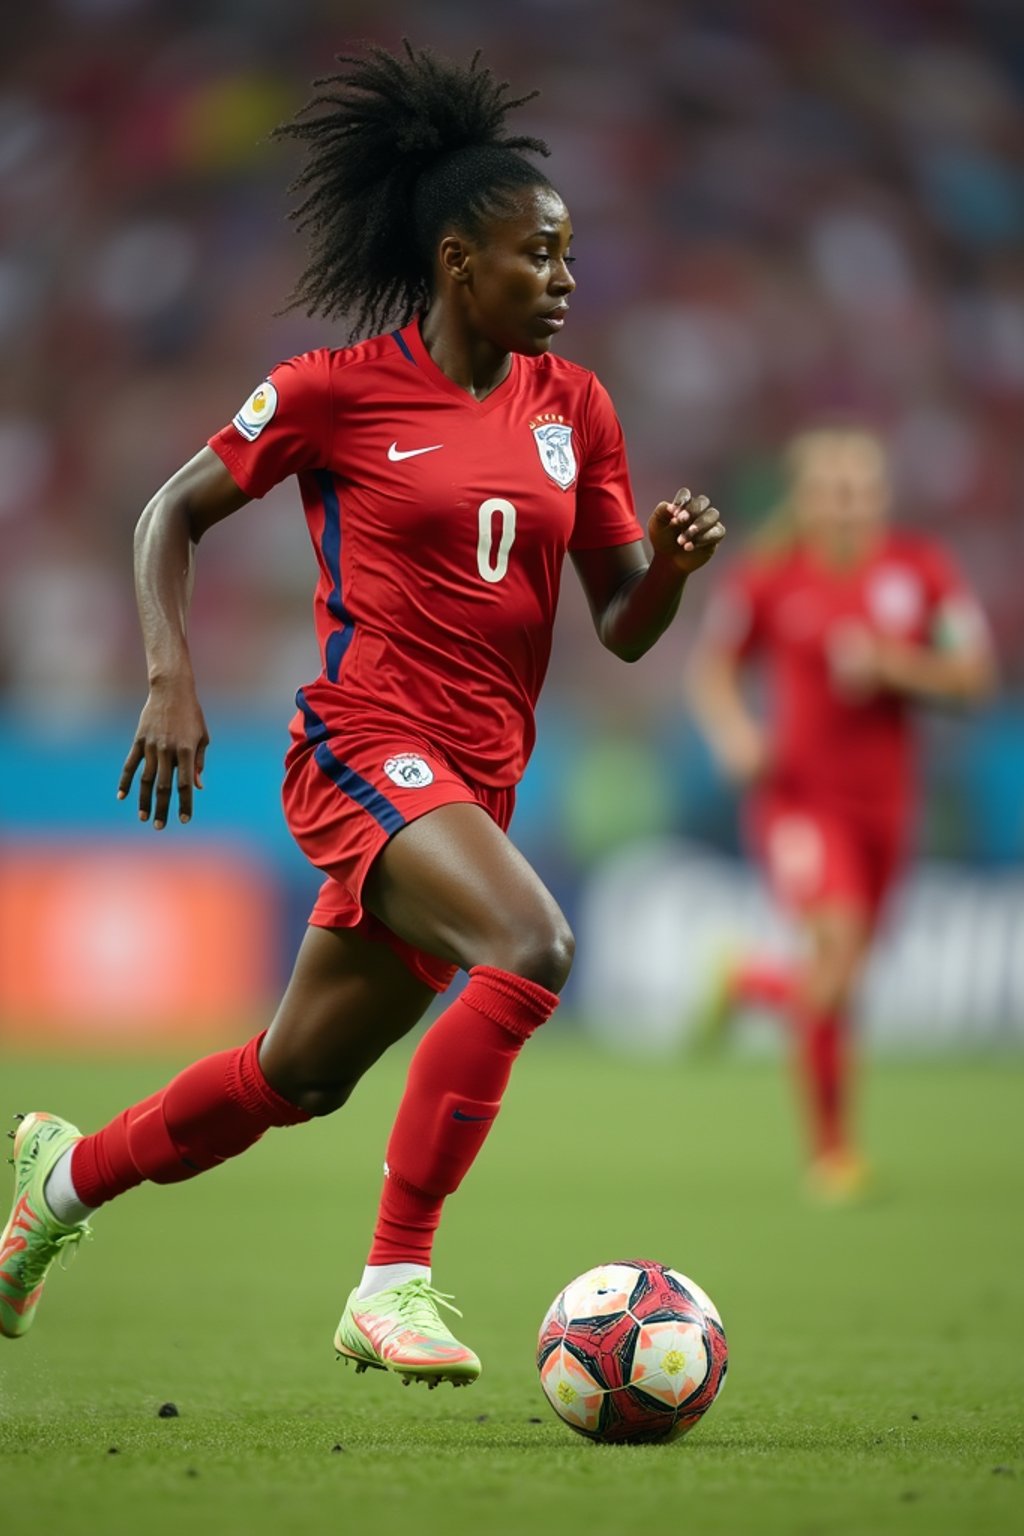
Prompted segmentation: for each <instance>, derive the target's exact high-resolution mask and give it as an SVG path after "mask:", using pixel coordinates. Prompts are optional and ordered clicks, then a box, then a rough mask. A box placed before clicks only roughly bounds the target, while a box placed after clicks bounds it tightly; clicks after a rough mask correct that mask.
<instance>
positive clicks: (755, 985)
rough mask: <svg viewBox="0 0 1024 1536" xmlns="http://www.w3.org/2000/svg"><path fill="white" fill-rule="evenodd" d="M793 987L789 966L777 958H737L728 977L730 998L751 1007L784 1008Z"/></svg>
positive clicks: (791, 999)
mask: <svg viewBox="0 0 1024 1536" xmlns="http://www.w3.org/2000/svg"><path fill="white" fill-rule="evenodd" d="M793 990H794V978H793V972H792V970H790V968H789V967H788V966H785V965H782V964H781V963H780V962H779V961H777V960H744V961H741V963H740V964H739V965H738V966H737V967H736V970H735V972H734V974H733V976H732V980H731V993H732V999H733V1001H734V1002H735V1003H751V1004H753V1005H754V1006H755V1007H762V1008H788V1007H789V1006H790V1004H791V1003H792V1001H793Z"/></svg>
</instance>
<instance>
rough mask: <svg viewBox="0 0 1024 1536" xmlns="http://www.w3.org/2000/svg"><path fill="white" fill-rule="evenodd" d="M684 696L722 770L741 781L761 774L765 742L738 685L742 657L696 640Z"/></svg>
mask: <svg viewBox="0 0 1024 1536" xmlns="http://www.w3.org/2000/svg"><path fill="white" fill-rule="evenodd" d="M684 696H685V699H686V701H687V703H688V704H689V706H690V708H691V709H692V711H693V714H694V716H695V718H696V720H697V722H698V724H699V725H700V726H701V728H702V729H703V732H704V736H705V738H706V740H707V743H708V746H709V747H710V748H711V751H712V753H713V755H714V758H715V761H716V762H717V763H718V765H719V766H720V768H721V769H722V771H723V772H724V773H725V774H726V775H727V776H728V777H729V778H730V779H732V780H734V781H735V782H736V783H739V784H748V783H751V782H752V781H753V780H755V779H758V778H760V776H761V774H762V773H763V772H764V770H765V768H766V767H767V764H768V743H767V737H766V734H765V731H764V727H763V726H762V725H761V723H760V721H759V720H758V719H757V716H756V715H755V714H754V713H753V711H752V710H751V708H750V706H749V705H748V703H747V701H746V699H745V697H744V694H743V687H742V662H741V661H740V660H739V658H738V657H737V656H734V655H733V654H732V653H731V652H728V651H722V650H717V649H716V648H714V647H713V646H711V645H708V644H706V643H705V644H703V645H699V646H698V647H697V649H696V651H695V652H694V655H693V658H692V660H691V662H690V665H689V667H688V669H687V672H686V676H685V680H684Z"/></svg>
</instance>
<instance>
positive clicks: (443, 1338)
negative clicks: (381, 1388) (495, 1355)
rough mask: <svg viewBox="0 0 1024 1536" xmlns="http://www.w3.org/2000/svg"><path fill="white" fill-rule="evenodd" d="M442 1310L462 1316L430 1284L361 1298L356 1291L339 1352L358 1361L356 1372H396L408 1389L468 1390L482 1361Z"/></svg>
mask: <svg viewBox="0 0 1024 1536" xmlns="http://www.w3.org/2000/svg"><path fill="white" fill-rule="evenodd" d="M439 1307H445V1308H447V1310H448V1311H449V1312H454V1313H455V1314H456V1316H457V1317H461V1316H462V1314H461V1312H459V1310H458V1308H457V1307H453V1306H452V1305H451V1297H450V1296H444V1295H442V1293H441V1292H440V1291H435V1290H434V1287H433V1286H432V1285H431V1284H430V1283H429V1281H427V1280H405V1281H403V1283H402V1284H401V1285H393V1286H391V1287H390V1288H389V1289H388V1290H386V1291H378V1292H377V1293H376V1295H374V1296H365V1297H363V1298H362V1299H360V1298H359V1297H358V1296H357V1295H356V1293H355V1291H353V1292H352V1294H351V1296H350V1297H349V1299H348V1303H347V1305H346V1307H345V1310H344V1312H343V1313H342V1317H341V1322H340V1323H339V1324H338V1331H337V1333H336V1334H335V1335H334V1347H335V1349H336V1350H337V1351H338V1354H339V1355H341V1356H342V1357H343V1358H344V1359H345V1360H354V1361H355V1362H356V1371H357V1372H358V1371H368V1370H375V1371H394V1373H395V1374H396V1375H397V1376H401V1378H402V1380H403V1382H404V1383H405V1385H406V1386H408V1385H409V1383H410V1382H411V1381H425V1382H426V1384H427V1386H428V1387H431V1388H433V1387H437V1386H440V1384H441V1382H442V1381H450V1382H451V1384H452V1386H453V1387H468V1386H469V1385H470V1384H471V1383H472V1382H474V1381H476V1379H477V1377H478V1376H479V1375H480V1361H479V1360H478V1359H477V1357H476V1355H474V1353H473V1351H472V1350H471V1349H467V1348H466V1346H465V1344H460V1343H459V1341H458V1339H457V1338H455V1337H454V1335H453V1334H452V1333H451V1332H450V1330H449V1329H448V1327H447V1326H446V1324H445V1322H444V1320H443V1318H442V1317H441V1314H440V1311H439V1310H438V1308H439Z"/></svg>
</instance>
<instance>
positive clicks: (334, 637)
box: [316, 469, 356, 683]
mask: <svg viewBox="0 0 1024 1536" xmlns="http://www.w3.org/2000/svg"><path fill="white" fill-rule="evenodd" d="M316 481H317V484H318V485H319V487H320V496H321V499H322V501H323V504H324V531H323V533H322V534H321V536H320V550H321V553H322V554H323V557H324V564H325V565H326V567H327V573H328V575H329V576H330V578H331V590H330V593H329V594H328V597H327V611H328V613H329V614H330V615H331V616H332V618H335V619H337V621H338V624H339V625H340V628H339V629H334V630H332V631H331V633H330V634H329V635H328V636H327V644H326V645H325V646H324V663H325V666H326V671H327V676H328V678H329V679H330V681H331V682H332V683H336V682H337V681H338V674H339V672H340V671H341V664H342V662H343V661H344V659H345V652H346V651H347V650H348V648H349V646H350V645H351V644H352V638H353V636H354V635H355V632H356V621H355V619H354V618H353V617H352V615H351V614H350V613H349V611H348V609H347V608H346V607H345V599H344V597H343V595H342V586H341V506H340V504H339V502H338V488H337V486H336V485H335V483H334V476H333V475H332V474H331V472H330V470H327V469H318V470H317V472H316Z"/></svg>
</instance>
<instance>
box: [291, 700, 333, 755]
mask: <svg viewBox="0 0 1024 1536" xmlns="http://www.w3.org/2000/svg"><path fill="white" fill-rule="evenodd" d="M295 702H296V704H297V705H298V706H299V708H300V709H301V711H302V718H303V721H304V722H305V728H306V740H307V741H310V742H314V741H315V742H320V741H326V740H327V734H328V732H327V726H326V725H325V723H324V722H323V720H321V719H320V716H319V715H318V714H317V712H316V710H315V709H314V708H313V706H312V704H310V702H309V700H308V699H307V698H306V695H305V692H304V691H303V690H302V689H301V688H300V689H299V691H298V693H297V694H296V695H295Z"/></svg>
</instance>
